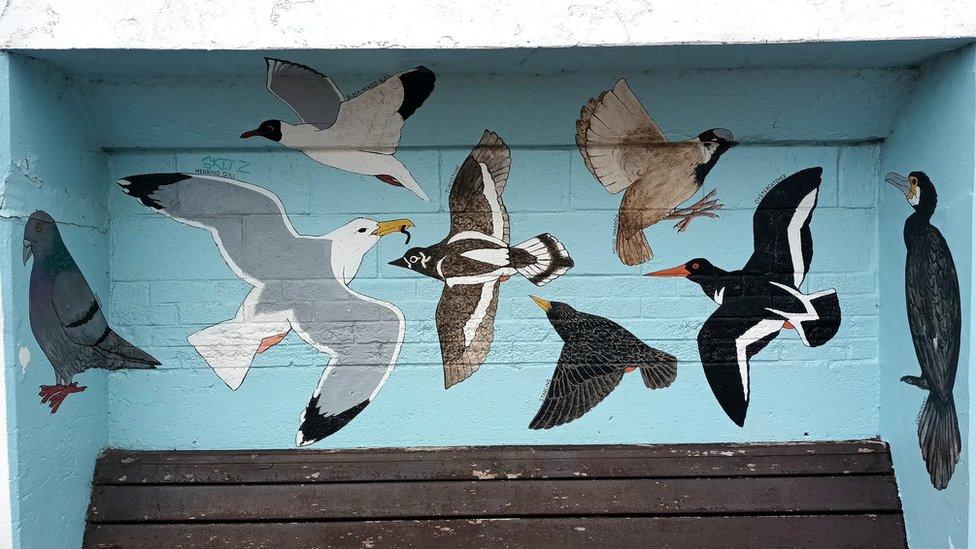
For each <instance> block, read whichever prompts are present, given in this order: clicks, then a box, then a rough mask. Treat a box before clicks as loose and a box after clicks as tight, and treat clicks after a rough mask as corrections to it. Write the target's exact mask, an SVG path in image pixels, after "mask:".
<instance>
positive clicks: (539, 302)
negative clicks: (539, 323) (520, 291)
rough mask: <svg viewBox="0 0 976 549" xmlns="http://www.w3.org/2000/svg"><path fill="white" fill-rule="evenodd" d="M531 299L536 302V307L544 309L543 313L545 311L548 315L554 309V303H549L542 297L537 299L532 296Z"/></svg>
mask: <svg viewBox="0 0 976 549" xmlns="http://www.w3.org/2000/svg"><path fill="white" fill-rule="evenodd" d="M529 297H531V298H532V301H535V304H536V305H538V306H539V307H542V310H543V311H545V312H547V313H548V312H549V309H552V303H549V302H548V301H546V300H545V299H542V298H541V297H536V296H534V295H530V296H529Z"/></svg>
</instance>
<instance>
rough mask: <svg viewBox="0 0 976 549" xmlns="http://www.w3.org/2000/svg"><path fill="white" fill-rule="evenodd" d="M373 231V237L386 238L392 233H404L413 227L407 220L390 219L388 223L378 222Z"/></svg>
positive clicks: (411, 222)
mask: <svg viewBox="0 0 976 549" xmlns="http://www.w3.org/2000/svg"><path fill="white" fill-rule="evenodd" d="M377 225H378V226H377V227H376V230H375V231H373V235H375V236H386V235H388V234H393V233H404V232H406V231H407V229H409V228H410V227H413V226H414V224H413V221H410V220H409V219H391V220H390V221H380V222H379V223H378V224H377Z"/></svg>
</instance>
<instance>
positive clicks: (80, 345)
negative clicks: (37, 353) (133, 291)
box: [24, 210, 159, 414]
mask: <svg viewBox="0 0 976 549" xmlns="http://www.w3.org/2000/svg"><path fill="white" fill-rule="evenodd" d="M32 256H33V258H34V264H33V265H32V266H31V273H30V290H29V291H30V295H29V302H30V306H29V311H30V327H31V331H33V332H34V338H35V339H36V340H37V344H38V345H39V346H40V347H41V350H42V351H43V352H44V355H45V356H46V357H47V359H48V360H49V361H50V362H51V367H52V368H54V379H55V384H54V385H41V392H40V397H41V403H43V404H48V405H49V406H50V407H51V413H52V414H53V413H55V412H57V411H58V409H59V408H60V407H61V404H62V403H63V402H64V399H65V398H67V397H68V395H70V394H72V393H80V392H81V391H84V390H85V389H86V387H85V386H83V385H78V383H77V382H76V381H73V378H74V376H76V375H78V374H80V373H82V372H84V371H85V370H89V369H91V368H101V369H103V370H121V369H137V370H144V369H149V368H155V367H156V366H158V365H159V361H158V360H156V359H155V358H153V357H151V356H150V355H149V354H148V353H146V352H145V351H143V350H141V349H139V348H137V347H135V346H133V345H132V344H131V343H129V342H128V341H126V340H124V339H122V337H121V336H119V334H117V333H115V331H113V330H112V328H111V327H110V326H109V325H108V323H107V322H106V321H105V315H103V314H102V307H101V305H100V304H99V303H98V298H96V297H95V294H94V293H92V289H91V287H90V286H89V285H88V281H87V280H85V275H84V274H82V272H81V269H79V268H78V264H77V263H75V260H74V258H73V257H71V253H70V252H69V251H68V248H67V247H66V246H65V245H64V241H63V240H62V239H61V232H60V231H58V226H57V223H55V221H54V218H52V217H51V216H50V215H49V214H48V213H47V212H44V211H40V210H38V211H36V212H34V213H32V214H31V216H30V218H29V219H28V220H27V226H26V227H24V264H25V265H26V264H27V260H28V259H30V258H31V257H32Z"/></svg>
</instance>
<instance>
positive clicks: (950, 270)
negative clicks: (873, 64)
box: [885, 172, 962, 490]
mask: <svg viewBox="0 0 976 549" xmlns="http://www.w3.org/2000/svg"><path fill="white" fill-rule="evenodd" d="M885 180H886V181H887V182H888V183H890V184H892V185H893V186H895V187H896V188H897V189H898V190H900V191H901V192H903V193H905V198H906V199H907V200H908V203H909V204H911V206H912V208H913V209H914V210H915V211H914V212H913V213H912V215H910V216H908V219H906V220H905V230H904V238H905V248H907V255H906V257H905V301H906V303H907V305H908V327H909V330H910V331H911V333H912V343H914V345H915V356H916V357H918V363H919V365H920V366H921V367H922V375H921V376H904V377H902V378H901V380H902V381H904V382H905V383H908V384H910V385H914V386H916V387H919V388H921V389H924V390H926V391H928V393H929V394H928V397H927V398H926V399H925V404H924V405H923V406H922V412H921V413H920V414H919V416H918V443H919V446H920V447H921V449H922V458H923V459H925V467H926V469H928V472H929V476H930V477H931V480H932V486H935V487H936V488H937V489H939V490H942V489H943V488H945V487H946V486H948V485H949V479H951V478H952V473H953V471H954V470H955V468H956V463H957V462H958V461H959V453H960V451H961V450H962V438H961V437H960V434H959V420H958V418H957V416H956V402H955V399H954V398H953V396H952V389H953V387H954V386H955V383H956V368H957V367H958V366H959V342H960V333H961V330H962V328H961V326H962V309H961V305H960V301H959V279H958V276H957V275H956V264H955V263H954V262H953V261H952V253H951V252H950V251H949V245H948V244H947V243H946V240H945V238H943V236H942V233H941V232H939V229H937V228H935V227H934V226H932V223H931V219H932V215H933V214H934V213H935V207H936V204H937V202H938V194H937V193H936V191H935V185H933V184H932V181H931V180H930V179H929V177H928V176H927V175H925V173H923V172H912V173H910V174H909V175H908V177H904V176H901V175H898V174H897V173H889V174H888V176H887V177H886V178H885Z"/></svg>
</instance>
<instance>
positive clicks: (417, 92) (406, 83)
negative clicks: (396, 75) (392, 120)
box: [397, 65, 437, 120]
mask: <svg viewBox="0 0 976 549" xmlns="http://www.w3.org/2000/svg"><path fill="white" fill-rule="evenodd" d="M436 80H437V77H436V76H435V75H434V71H432V70H430V69H428V68H427V67H425V66H423V65H421V66H419V67H417V68H415V69H412V70H409V71H407V72H404V73H401V74H400V83H401V84H402V85H403V101H402V102H401V103H400V108H399V109H398V110H397V112H398V113H400V116H401V117H402V118H403V119H404V120H406V119H407V118H410V115H412V114H413V113H414V112H416V110H417V109H419V108H420V106H421V105H423V104H424V101H426V100H427V98H428V97H429V96H430V94H431V92H433V91H434V82H435V81H436Z"/></svg>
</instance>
